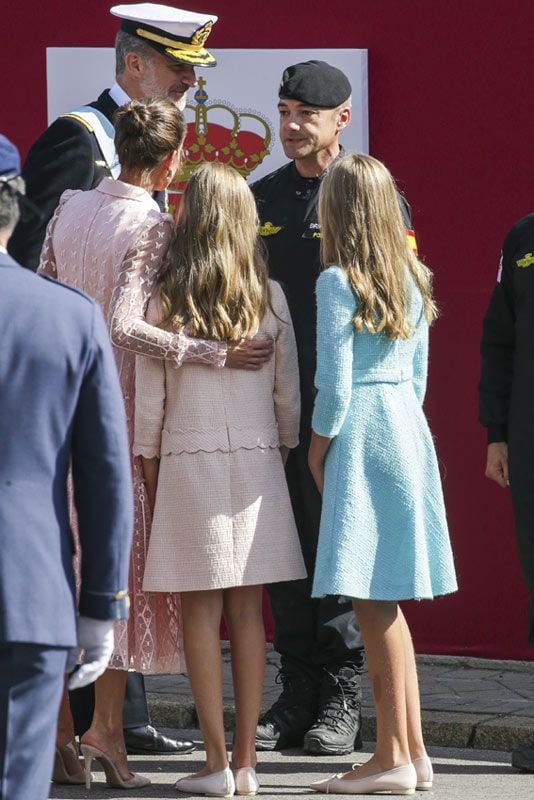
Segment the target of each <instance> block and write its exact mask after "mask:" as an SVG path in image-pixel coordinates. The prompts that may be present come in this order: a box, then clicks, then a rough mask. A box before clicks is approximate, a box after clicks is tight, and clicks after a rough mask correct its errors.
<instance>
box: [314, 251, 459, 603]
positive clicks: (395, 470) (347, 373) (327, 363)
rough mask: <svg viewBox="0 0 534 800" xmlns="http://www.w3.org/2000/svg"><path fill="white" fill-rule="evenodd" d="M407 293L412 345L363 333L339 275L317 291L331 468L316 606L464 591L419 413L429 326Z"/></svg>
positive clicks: (321, 424)
mask: <svg viewBox="0 0 534 800" xmlns="http://www.w3.org/2000/svg"><path fill="white" fill-rule="evenodd" d="M409 281H410V286H411V319H412V323H413V325H414V335H413V336H412V338H411V339H408V340H404V339H402V340H401V339H397V340H390V339H388V338H387V337H386V336H385V335H384V334H370V333H368V332H367V331H364V332H363V333H358V332H357V331H356V329H355V328H354V326H353V324H352V319H353V317H354V314H355V311H356V304H357V302H358V301H357V298H356V296H355V295H354V293H353V291H352V289H351V287H350V285H349V282H348V278H347V276H346V274H345V273H344V272H343V271H342V270H341V269H340V268H339V267H330V268H329V269H327V270H325V272H323V273H322V275H321V276H320V278H319V280H318V282H317V372H316V376H315V384H316V387H317V396H316V399H315V408H314V414H313V420H312V427H313V430H314V431H315V432H316V433H318V434H320V435H322V436H328V437H330V438H332V439H333V441H332V443H331V445H330V448H329V450H328V454H327V458H326V464H325V485H324V494H323V510H322V516H321V528H320V534H319V547H318V552H317V561H316V566H315V575H314V582H313V592H312V595H313V597H323V596H324V595H329V594H335V595H347V596H349V597H357V598H362V599H372V600H407V599H412V598H417V599H421V598H430V597H434V596H435V595H442V594H447V593H449V592H454V591H455V590H456V589H457V584H456V575H455V570H454V562H453V556H452V551H451V545H450V541H449V533H448V529H447V520H446V516H445V506H444V502H443V492H442V488H441V480H440V475H439V470H438V463H437V458H436V453H435V450H434V444H433V441H432V436H431V433H430V430H429V428H428V424H427V421H426V418H425V415H424V413H423V410H422V408H421V404H422V402H423V397H424V394H425V388H426V375H427V354H428V325H427V322H426V319H425V317H424V314H423V303H422V299H421V295H420V293H419V291H418V289H417V288H416V287H415V284H413V282H412V280H411V278H409Z"/></svg>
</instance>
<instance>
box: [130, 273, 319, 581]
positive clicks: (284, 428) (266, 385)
mask: <svg viewBox="0 0 534 800" xmlns="http://www.w3.org/2000/svg"><path fill="white" fill-rule="evenodd" d="M271 292H272V309H273V310H272V311H271V310H270V309H269V310H268V311H267V313H266V315H265V317H264V319H263V320H262V322H261V324H260V334H259V335H267V336H270V337H271V338H272V339H273V340H274V342H275V352H274V356H273V358H272V359H271V360H270V361H269V363H268V364H266V365H265V366H263V367H262V369H260V370H258V371H257V372H251V371H247V370H236V369H223V370H215V369H213V368H212V367H209V366H205V365H202V364H185V365H184V366H183V367H182V368H181V369H179V370H176V369H174V368H173V367H172V366H171V365H170V364H169V363H168V362H162V361H157V360H156V359H153V358H147V357H144V356H138V358H137V369H136V406H135V440H134V453H136V454H140V455H143V456H145V457H146V458H154V457H159V458H160V468H159V477H158V486H157V492H156V502H155V508H154V521H153V527H152V535H151V538H150V544H149V548H148V556H147V561H146V569H145V579H144V584H143V585H144V588H145V590H147V591H153V592H187V591H195V590H205V589H225V588H231V587H236V586H247V585H252V584H263V583H276V582H278V581H289V580H296V579H298V578H304V577H305V576H306V570H305V566H304V561H303V558H302V554H301V551H300V544H299V539H298V534H297V529H296V526H295V520H294V518H293V511H292V509H291V502H290V499H289V493H288V488H287V484H286V479H285V472H284V467H283V463H282V458H281V456H280V451H279V447H280V445H285V446H287V447H289V448H291V447H295V446H296V445H297V443H298V431H299V418H300V392H299V375H298V364H297V349H296V344H295V336H294V333H293V326H292V323H291V317H290V315H289V310H288V307H287V303H286V299H285V297H284V293H283V292H282V289H281V288H280V286H279V285H278V284H277V283H274V282H272V281H271ZM273 311H274V313H273ZM158 316H159V311H158V304H157V301H155V300H153V301H151V303H150V305H149V316H148V319H151V320H152V321H154V322H156V321H157V320H158Z"/></svg>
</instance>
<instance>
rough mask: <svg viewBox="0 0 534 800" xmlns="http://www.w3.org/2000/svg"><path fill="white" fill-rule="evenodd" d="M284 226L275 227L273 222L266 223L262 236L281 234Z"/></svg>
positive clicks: (261, 230)
mask: <svg viewBox="0 0 534 800" xmlns="http://www.w3.org/2000/svg"><path fill="white" fill-rule="evenodd" d="M282 227H283V226H282V225H273V223H272V222H264V223H263V225H262V226H261V228H260V236H273V235H274V234H275V233H280V231H281V230H282Z"/></svg>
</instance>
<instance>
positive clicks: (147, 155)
mask: <svg viewBox="0 0 534 800" xmlns="http://www.w3.org/2000/svg"><path fill="white" fill-rule="evenodd" d="M114 125H115V149H116V151H117V156H118V158H119V162H120V165H121V167H122V169H126V170H138V171H139V172H141V173H148V172H151V170H153V169H154V168H155V167H158V166H159V165H160V164H161V162H162V161H163V159H164V158H165V157H166V156H168V155H169V154H170V153H172V152H173V151H175V150H180V149H181V147H182V144H183V141H184V138H185V133H186V125H185V121H184V118H183V115H182V113H181V111H179V110H178V109H177V108H176V106H175V105H174V103H172V102H171V101H170V100H152V99H144V100H132V101H131V102H129V103H127V104H126V105H125V106H122V107H121V108H119V109H118V110H117V111H116V112H115V117H114Z"/></svg>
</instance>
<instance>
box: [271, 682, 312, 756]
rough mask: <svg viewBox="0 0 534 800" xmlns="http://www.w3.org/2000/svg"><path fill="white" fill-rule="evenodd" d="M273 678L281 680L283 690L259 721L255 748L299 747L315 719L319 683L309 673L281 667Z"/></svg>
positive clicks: (278, 748)
mask: <svg viewBox="0 0 534 800" xmlns="http://www.w3.org/2000/svg"><path fill="white" fill-rule="evenodd" d="M276 682H277V683H281V684H282V693H281V695H280V697H279V698H278V700H276V702H275V703H274V704H273V705H272V706H271V708H270V709H269V710H268V711H266V712H265V714H264V715H263V716H262V717H261V719H260V721H259V722H258V727H257V728H256V750H284V749H285V748H286V747H301V746H302V740H303V737H304V734H305V733H306V731H307V730H308V728H310V727H311V726H312V725H313V723H314V722H315V720H316V716H317V701H318V693H319V687H318V685H317V683H316V682H315V681H313V680H312V678H311V677H310V676H308V675H307V674H305V673H302V672H300V671H299V672H297V671H289V670H287V669H285V668H284V667H282V668H281V669H280V672H279V673H278V675H277V677H276Z"/></svg>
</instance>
